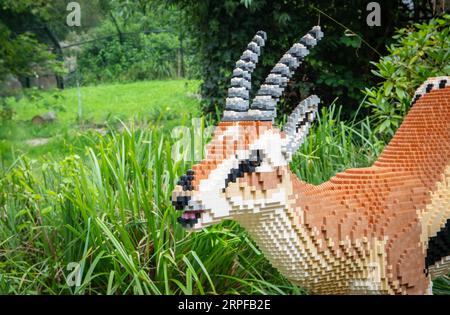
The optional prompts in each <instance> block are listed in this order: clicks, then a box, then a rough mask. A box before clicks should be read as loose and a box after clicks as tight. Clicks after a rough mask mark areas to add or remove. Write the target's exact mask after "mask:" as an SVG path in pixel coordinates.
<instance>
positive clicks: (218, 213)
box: [192, 126, 287, 224]
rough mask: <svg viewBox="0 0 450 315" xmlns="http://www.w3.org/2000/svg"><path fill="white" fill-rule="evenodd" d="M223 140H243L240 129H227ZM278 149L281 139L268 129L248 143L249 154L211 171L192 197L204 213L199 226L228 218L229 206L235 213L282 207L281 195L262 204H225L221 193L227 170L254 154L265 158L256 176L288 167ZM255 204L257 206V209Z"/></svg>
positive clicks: (238, 155)
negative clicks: (269, 205) (277, 205)
mask: <svg viewBox="0 0 450 315" xmlns="http://www.w3.org/2000/svg"><path fill="white" fill-rule="evenodd" d="M225 136H228V137H230V136H231V137H232V139H233V140H237V141H239V140H241V139H243V137H241V136H240V127H239V126H230V127H229V128H227V129H226V130H225V132H224V133H223V135H221V139H222V140H223V139H224V137H225ZM219 139H220V138H219ZM281 148H282V138H281V135H280V133H278V132H274V131H273V130H272V129H269V130H266V131H265V132H264V134H262V135H261V136H260V137H259V138H258V139H256V140H255V141H254V142H253V143H251V144H250V145H249V149H248V150H237V151H236V152H234V154H233V155H232V156H230V157H229V158H228V159H225V160H223V161H222V162H221V163H220V164H219V165H218V166H217V167H216V168H215V169H213V170H211V172H210V173H209V176H208V178H206V179H203V180H201V181H200V183H199V189H198V191H197V192H196V193H195V194H194V196H193V197H192V201H193V202H196V203H201V204H202V206H203V207H204V210H206V211H205V212H204V213H203V215H202V219H201V220H200V222H201V223H202V224H207V223H211V222H215V221H217V220H218V219H223V218H230V216H231V210H232V206H233V208H235V207H237V209H246V211H249V210H248V209H252V208H255V209H258V207H261V206H264V205H265V204H270V203H281V204H284V203H285V201H286V198H287V196H286V194H285V192H284V191H280V192H278V193H273V194H272V196H271V198H270V199H264V200H244V199H243V197H242V196H240V197H239V196H238V197H233V198H232V200H227V199H226V198H225V196H224V194H223V192H222V190H223V188H225V179H226V178H227V177H228V174H229V173H230V170H231V169H233V168H238V166H239V162H240V161H242V160H246V159H248V158H249V157H250V153H251V152H252V151H254V150H262V151H263V154H264V162H263V163H262V164H261V165H260V166H259V167H258V168H257V170H258V171H259V172H271V171H273V170H274V167H277V166H281V165H287V162H286V160H285V158H284V155H283V154H282V151H281ZM255 202H256V203H258V204H259V206H256V205H255ZM231 205H232V206H231ZM255 211H258V210H255Z"/></svg>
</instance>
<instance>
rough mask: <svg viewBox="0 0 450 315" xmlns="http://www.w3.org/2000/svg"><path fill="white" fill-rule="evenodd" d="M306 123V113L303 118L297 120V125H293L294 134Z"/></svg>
mask: <svg viewBox="0 0 450 315" xmlns="http://www.w3.org/2000/svg"><path fill="white" fill-rule="evenodd" d="M307 122H308V113H306V114H305V117H303V119H302V120H299V121H298V122H297V124H296V125H295V132H298V130H299V129H300V128H301V127H303V126H304V125H305V124H306V123H307Z"/></svg>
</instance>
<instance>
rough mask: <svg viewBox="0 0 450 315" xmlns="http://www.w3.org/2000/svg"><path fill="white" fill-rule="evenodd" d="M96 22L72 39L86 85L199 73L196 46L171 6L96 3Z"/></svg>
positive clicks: (187, 75)
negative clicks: (99, 11) (98, 13)
mask: <svg viewBox="0 0 450 315" xmlns="http://www.w3.org/2000/svg"><path fill="white" fill-rule="evenodd" d="M100 8H101V9H102V10H103V15H104V17H103V18H102V19H101V23H100V25H98V26H97V27H95V28H92V29H90V30H89V31H88V32H87V33H85V34H82V35H81V36H80V38H79V39H78V40H76V39H75V40H74V41H75V42H81V43H84V42H85V43H84V44H83V45H80V47H79V49H80V52H79V53H78V54H77V59H78V65H79V68H78V71H79V72H80V74H81V76H82V81H83V83H84V84H96V83H98V82H119V81H120V82H124V81H139V80H154V79H166V78H176V77H190V78H192V77H197V72H198V71H197V69H196V64H195V61H196V58H195V56H194V55H195V50H194V49H192V47H191V45H190V38H189V36H188V34H187V33H186V31H185V30H184V28H183V26H182V24H181V23H180V13H179V10H176V8H174V7H170V6H165V5H161V4H158V3H156V2H152V1H141V2H130V1H120V0H116V1H110V2H105V3H103V5H100Z"/></svg>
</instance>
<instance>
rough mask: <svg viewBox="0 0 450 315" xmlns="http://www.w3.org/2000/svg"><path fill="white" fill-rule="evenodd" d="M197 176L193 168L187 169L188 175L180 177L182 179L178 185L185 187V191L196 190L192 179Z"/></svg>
mask: <svg viewBox="0 0 450 315" xmlns="http://www.w3.org/2000/svg"><path fill="white" fill-rule="evenodd" d="M194 178H195V173H194V171H193V170H189V171H187V173H186V175H183V176H181V177H180V180H179V181H178V182H177V185H179V186H181V187H182V188H183V191H188V190H194V186H193V185H192V181H193V180H194Z"/></svg>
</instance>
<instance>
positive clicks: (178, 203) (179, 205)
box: [172, 196, 191, 210]
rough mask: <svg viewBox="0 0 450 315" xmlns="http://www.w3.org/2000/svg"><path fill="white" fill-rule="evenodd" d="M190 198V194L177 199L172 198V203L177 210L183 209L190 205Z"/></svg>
mask: <svg viewBox="0 0 450 315" xmlns="http://www.w3.org/2000/svg"><path fill="white" fill-rule="evenodd" d="M190 199H191V197H189V196H178V197H177V199H176V200H172V205H173V206H174V207H175V209H177V210H183V209H184V207H185V206H187V205H188V203H189V200H190Z"/></svg>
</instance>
